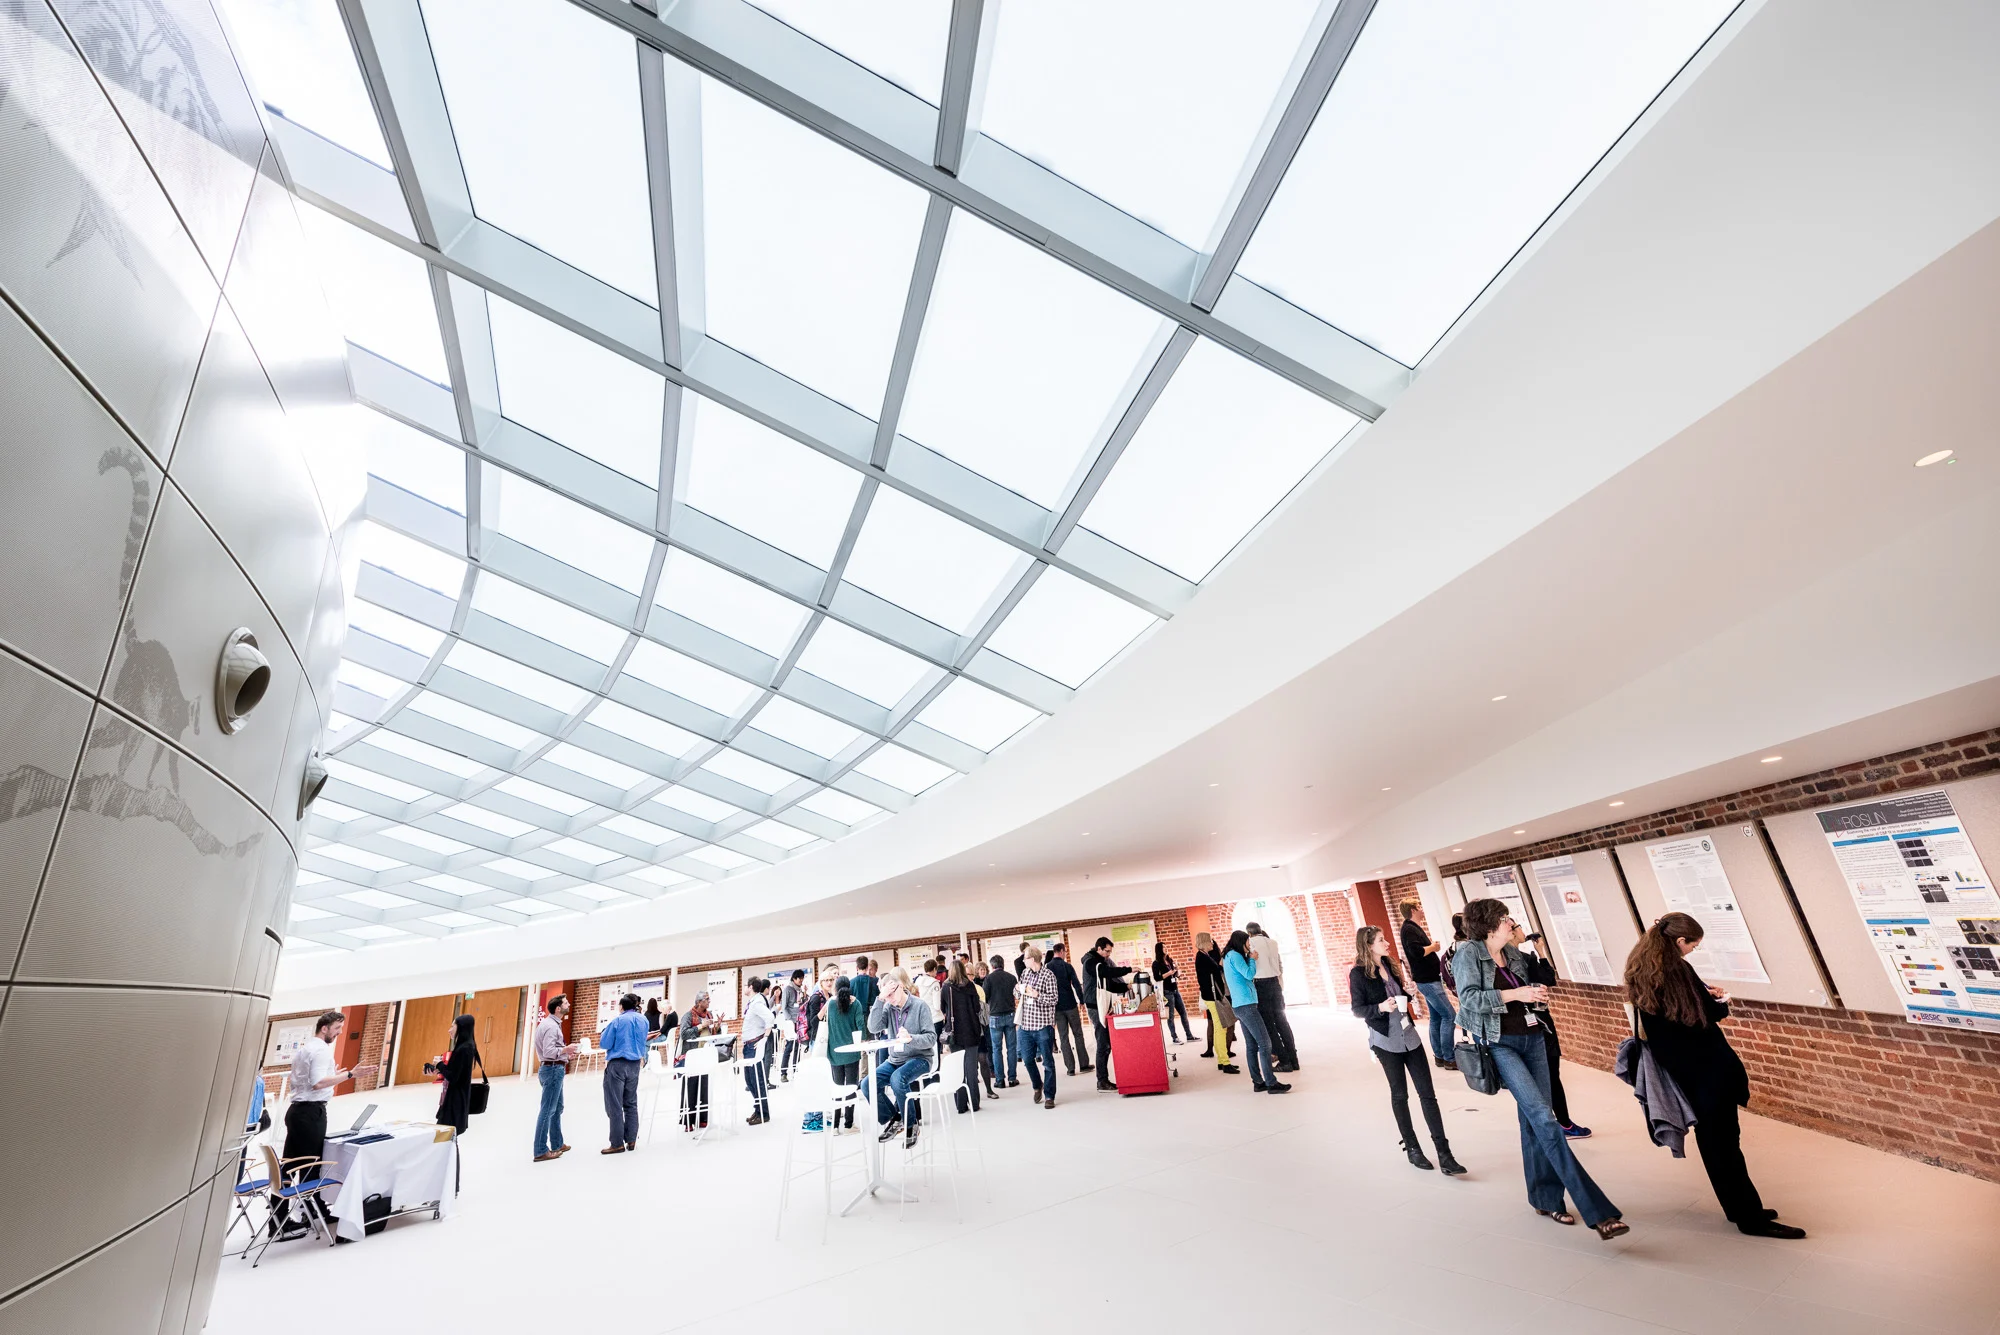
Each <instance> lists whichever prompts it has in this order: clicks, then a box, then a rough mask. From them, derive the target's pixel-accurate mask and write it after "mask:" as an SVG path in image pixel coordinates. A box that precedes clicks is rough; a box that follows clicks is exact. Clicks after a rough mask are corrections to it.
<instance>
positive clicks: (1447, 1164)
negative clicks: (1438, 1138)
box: [1438, 1149, 1467, 1177]
mask: <svg viewBox="0 0 2000 1335" xmlns="http://www.w3.org/2000/svg"><path fill="white" fill-rule="evenodd" d="M1438 1171H1439V1172H1441V1173H1443V1174H1444V1175H1445V1176H1446V1177H1464V1176H1465V1174H1466V1172H1467V1169H1466V1167H1465V1165H1464V1164H1462V1163H1460V1162H1459V1161H1458V1160H1456V1159H1454V1158H1452V1157H1451V1151H1450V1150H1447V1149H1441V1150H1439V1151H1438Z"/></svg>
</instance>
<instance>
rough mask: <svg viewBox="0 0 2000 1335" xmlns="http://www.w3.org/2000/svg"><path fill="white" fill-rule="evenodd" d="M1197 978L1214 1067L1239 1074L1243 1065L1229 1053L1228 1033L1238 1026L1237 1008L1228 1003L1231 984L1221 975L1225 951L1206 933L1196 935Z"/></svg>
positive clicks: (1228, 1072)
mask: <svg viewBox="0 0 2000 1335" xmlns="http://www.w3.org/2000/svg"><path fill="white" fill-rule="evenodd" d="M1194 980H1195V986H1196V987H1198V988H1199V989H1200V990H1201V1008H1202V1009H1203V1010H1204V1011H1206V1012H1208V1051H1207V1052H1204V1053H1202V1054H1201V1055H1202V1056H1204V1057H1213V1058H1215V1068H1216V1069H1217V1070H1218V1071H1221V1072H1222V1073H1223V1074H1224V1075H1238V1074H1240V1073H1241V1072H1242V1070H1243V1068H1242V1067H1240V1066H1238V1065H1236V1064H1235V1062H1234V1061H1233V1060H1232V1059H1231V1057H1230V1054H1229V1034H1230V1031H1231V1030H1233V1029H1235V1027H1236V1011H1235V1009H1234V1008H1233V1007H1232V1006H1231V1005H1230V1004H1229V983H1228V980H1226V979H1225V978H1224V977H1223V976H1222V950H1221V948H1220V947H1219V946H1217V945H1216V944H1215V938H1214V937H1213V936H1211V935H1210V934H1209V933H1207V932H1197V933H1195V938H1194Z"/></svg>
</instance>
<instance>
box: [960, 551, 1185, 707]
mask: <svg viewBox="0 0 2000 1335" xmlns="http://www.w3.org/2000/svg"><path fill="white" fill-rule="evenodd" d="M1153 620H1154V618H1153V615H1152V613H1150V612H1148V611H1146V610H1145V609H1144V608H1139V607H1134V606H1132V604H1130V603H1128V602H1125V601H1123V600H1122V599H1119V598H1116V597H1113V596H1112V595H1111V594H1108V593H1106V592H1105V591H1104V590H1102V589H1100V588H1098V587H1097V586H1096V585H1094V584H1086V583H1084V582H1083V581H1082V580H1080V579H1078V578H1077V577H1076V576H1074V575H1072V574H1070V573H1068V572H1067V571H1063V570H1056V569H1054V568H1051V569H1048V570H1044V571H1043V572H1042V577H1041V578H1040V579H1038V580H1036V581H1035V587H1034V588H1032V589H1029V590H1028V592H1027V594H1026V595H1025V596H1024V597H1023V598H1022V599H1021V601H1020V603H1018V604H1017V605H1016V606H1015V608H1014V611H1013V612H1012V613H1011V614H1010V615H1009V616H1008V618H1007V619H1006V620H1005V621H1003V622H1001V623H1000V629H998V630H996V631H994V632H993V636H992V638H991V639H989V640H987V641H986V647H987V648H989V649H991V650H992V651H993V652H994V653H996V654H1004V655H1005V656H1006V657H1008V658H1011V659H1013V660H1014V661H1015V662H1016V663H1019V664H1021V665H1022V666H1023V667H1031V668H1033V669H1034V670H1035V671H1037V672H1039V673H1041V674H1042V675H1044V676H1047V677H1053V678H1054V679H1055V680H1057V681H1059V682H1061V683H1062V684H1063V685H1065V686H1081V685H1083V683H1084V682H1086V681H1088V680H1089V679H1090V677H1091V675H1092V674H1093V673H1095V672H1096V671H1097V669H1099V668H1101V667H1103V666H1104V665H1105V664H1106V663H1108V662H1110V661H1111V660H1112V659H1113V658H1115V657H1117V656H1118V651H1119V650H1121V649H1123V648H1124V647H1125V646H1126V645H1128V644H1130V643H1131V642H1132V641H1133V640H1134V639H1136V638H1137V637H1138V635H1139V633H1140V632H1141V631H1143V630H1145V629H1146V628H1147V627H1148V626H1150V625H1152V624H1153Z"/></svg>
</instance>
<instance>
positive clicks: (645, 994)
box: [597, 974, 667, 1034]
mask: <svg viewBox="0 0 2000 1335" xmlns="http://www.w3.org/2000/svg"><path fill="white" fill-rule="evenodd" d="M627 992H637V993H638V994H639V1009H640V1010H641V1011H644V1010H645V1009H646V1003H647V1002H649V1001H657V1002H659V1003H660V1004H661V1005H663V1006H664V1005H665V1004H666V1002H667V979H666V976H665V975H664V974H658V975H655V976H654V977H651V978H607V979H605V980H604V981H603V982H601V983H599V984H598V985H597V1032H598V1033H600V1034H601V1033H603V1032H604V1026H605V1025H607V1024H610V1023H611V1022H612V1021H613V1020H615V1019H617V1018H618V998H620V997H622V996H624V995H625V994H626V993H627Z"/></svg>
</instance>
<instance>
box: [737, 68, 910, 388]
mask: <svg viewBox="0 0 2000 1335" xmlns="http://www.w3.org/2000/svg"><path fill="white" fill-rule="evenodd" d="M701 139H702V207H703V209H704V211H705V213H706V215H707V225H706V227H705V228H704V230H703V233H702V241H703V244H704V245H705V246H706V248H707V249H706V259H707V262H708V263H707V299H708V310H707V314H708V334H709V336H710V337H712V338H718V339H721V340H722V341H723V342H724V343H727V344H729V345H730V346H731V347H733V348H736V349H737V350H738V351H740V352H747V353H749V354H750V355H751V356H752V357H755V358H756V359H757V360H759V361H761V362H763V363H765V364H766V365H768V366H771V367H773V368H774V369H776V370H779V371H783V372H784V373H785V374H786V375H789V376H791V377H792V378H793V379H795V380H800V381H803V382H804V383H806V384H808V385H811V386H812V387H813V388H814V389H817V390H819V391H820V392H821V393H823V394H828V395H831V396H832V397H833V398H836V399H839V400H840V401H841V402H842V403H845V404H846V405H847V406H848V407H850V408H853V409H854V410H855V411H857V412H860V413H863V414H865V415H866V416H869V417H873V416H875V415H876V414H877V413H878V412H880V411H881V408H882V390H883V388H884V386H885V385H887V383H888V380H889V359H890V358H891V356H893V355H894V353H895V350H896V331H897V329H898V328H899V327H900V326H901V324H902V322H903V299H904V295H905V292H906V291H907V289H908V288H909V286H910V272H911V267H912V266H913V265H914V264H915V262H916V258H917V237H918V235H919V234H920V233H921V232H922V231H923V228H924V200H925V195H924V192H923V191H922V190H919V189H918V188H917V187H916V186H914V185H911V184H910V183H909V182H907V181H904V180H901V179H899V178H897V177H894V176H891V175H890V174H889V173H888V172H886V171H884V170H882V169H881V168H880V167H876V166H873V165H871V164H869V163H868V162H865V161H864V160H862V159H861V158H859V157H856V156H855V155H854V154H852V153H850V152H848V151H847V150H846V149H844V148H841V147H840V146H839V145H837V144H835V143H833V142H832V141H831V140H828V139H825V138H823V137H821V136H820V135H817V134H814V133H813V132H812V131H811V130H808V129H806V128H805V127H804V126H802V125H800V124H798V123H797V122H796V121H792V120H787V119H786V118H785V117H783V116H781V115H779V114H778V113H777V112H775V111H772V110H771V109H769V108H768V107H764V106H760V105H758V104H757V103H755V102H752V101H751V100H750V99H749V98H747V97H745V96H744V95H743V94H741V93H738V92H735V91H734V90H732V89H730V88H729V87H728V86H727V85H725V84H721V83H718V82H716V81H715V80H713V79H704V80H702V85H701Z"/></svg>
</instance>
